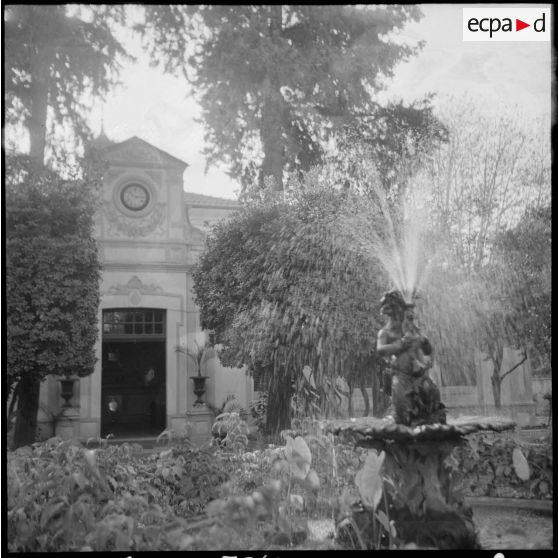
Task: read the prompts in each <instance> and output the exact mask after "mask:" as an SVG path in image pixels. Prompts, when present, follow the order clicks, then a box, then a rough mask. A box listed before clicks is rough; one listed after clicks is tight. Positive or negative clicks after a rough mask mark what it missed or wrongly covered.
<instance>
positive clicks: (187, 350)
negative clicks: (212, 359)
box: [176, 341, 211, 376]
mask: <svg viewBox="0 0 558 558" xmlns="http://www.w3.org/2000/svg"><path fill="white" fill-rule="evenodd" d="M176 350H177V352H179V353H184V354H186V356H187V357H189V358H190V360H191V361H192V362H193V363H194V366H195V367H196V374H197V375H198V376H202V367H203V364H204V362H205V361H206V360H207V359H208V358H209V356H210V350H211V345H210V344H209V343H208V342H206V343H205V344H204V345H202V346H201V347H200V346H199V345H198V343H197V341H194V347H184V346H182V345H178V346H177V348H176Z"/></svg>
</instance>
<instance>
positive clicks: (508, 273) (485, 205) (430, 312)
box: [410, 98, 550, 400]
mask: <svg viewBox="0 0 558 558" xmlns="http://www.w3.org/2000/svg"><path fill="white" fill-rule="evenodd" d="M438 116H439V118H440V120H441V121H442V122H443V123H444V124H445V125H446V126H447V128H448V130H449V141H448V142H447V143H444V144H441V145H440V146H439V149H438V150H436V151H433V152H432V153H431V156H430V157H429V158H428V159H427V160H425V165H424V170H423V172H422V173H419V175H417V176H416V177H415V179H414V180H413V181H412V187H411V188H410V189H411V191H412V192H414V193H413V195H414V197H415V198H416V199H418V200H419V202H420V204H419V207H420V209H419V210H418V211H419V213H420V216H421V219H422V220H423V222H424V223H426V224H427V226H428V229H429V230H430V239H429V241H428V243H427V244H426V246H427V247H428V251H427V253H426V255H427V257H428V259H429V260H430V262H429V272H428V278H427V279H428V280H427V281H425V284H424V286H423V292H422V293H421V294H422V295H423V298H424V305H423V306H424V319H425V323H427V324H428V326H429V327H430V328H431V336H430V338H431V340H432V342H433V345H434V347H436V350H437V357H436V358H437V361H438V363H439V364H440V365H441V367H442V376H443V378H444V380H446V381H448V380H449V383H450V384H453V385H455V384H466V383H470V382H474V381H475V373H474V369H475V366H476V363H475V360H476V356H475V350H478V349H481V350H482V351H484V353H485V354H486V355H488V356H489V358H490V359H491V360H492V361H493V363H494V374H493V378H492V379H493V386H494V393H495V398H496V400H498V398H499V393H500V384H501V381H502V379H503V378H504V377H505V376H506V375H507V374H508V372H509V371H508V370H504V369H500V366H501V364H502V362H503V358H502V357H503V350H504V347H505V346H508V347H509V346H512V347H515V348H521V349H525V350H527V351H530V350H531V348H532V347H533V346H536V347H537V350H539V352H540V351H541V350H544V351H545V352H547V351H546V348H545V349H543V348H542V347H541V345H545V344H547V343H548V341H549V340H550V336H549V331H548V328H549V327H550V316H549V312H550V305H549V304H548V301H549V298H548V296H549V294H548V293H549V292H550V290H549V287H548V285H549V284H550V283H549V281H550V274H549V273H548V269H549V268H548V266H547V265H545V264H543V262H548V261H549V259H548V258H549V255H550V242H549V240H550V236H549V231H550V229H549V223H550V220H549V217H550V210H549V209H545V208H546V207H549V205H548V202H549V196H550V145H549V143H548V137H547V132H546V130H547V128H546V125H544V124H543V123H530V124H526V123H525V122H522V121H521V118H520V117H518V114H517V113H516V112H513V113H511V112H509V113H508V112H501V113H499V114H495V115H494V114H493V115H488V116H487V115H485V114H483V112H482V108H481V107H479V106H478V105H476V104H475V103H473V102H472V101H471V100H470V99H468V98H458V99H449V100H448V102H447V103H446V105H445V106H442V108H441V110H440V112H439V114H438ZM541 264H542V265H541ZM547 354H548V352H547ZM444 376H445V377H444Z"/></svg>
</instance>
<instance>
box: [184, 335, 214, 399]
mask: <svg viewBox="0 0 558 558" xmlns="http://www.w3.org/2000/svg"><path fill="white" fill-rule="evenodd" d="M194 345H195V348H194V349H192V348H189V347H186V348H183V347H180V348H179V350H181V351H182V352H184V353H185V354H186V356H188V357H190V359H191V360H192V362H193V363H194V364H195V367H196V372H197V373H196V375H195V376H190V379H191V380H192V382H193V383H194V393H195V394H196V397H197V399H196V400H195V401H194V407H201V406H204V407H205V401H204V400H203V395H204V394H205V382H206V381H207V378H209V376H204V375H203V374H202V367H203V363H204V362H205V361H206V360H207V357H208V356H209V351H208V349H209V348H210V344H209V343H208V342H205V343H204V344H203V345H202V346H201V347H200V345H198V343H197V342H196V341H194Z"/></svg>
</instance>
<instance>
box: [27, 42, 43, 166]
mask: <svg viewBox="0 0 558 558" xmlns="http://www.w3.org/2000/svg"><path fill="white" fill-rule="evenodd" d="M44 55H45V53H44V52H40V53H35V56H34V57H33V59H32V62H31V87H30V89H31V107H30V114H29V118H28V119H27V124H28V127H29V139H30V150H29V155H30V157H31V159H32V160H33V161H34V162H35V163H36V164H37V165H38V166H42V165H43V164H44V161H45V145H46V124H47V109H48V85H47V79H48V76H45V67H44V64H43V62H42V58H43V56H44Z"/></svg>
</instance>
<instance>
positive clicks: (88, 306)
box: [5, 157, 100, 447]
mask: <svg viewBox="0 0 558 558" xmlns="http://www.w3.org/2000/svg"><path fill="white" fill-rule="evenodd" d="M8 168H9V172H8V174H7V180H6V206H5V207H6V221H5V225H6V267H5V269H6V339H7V343H6V365H7V384H8V392H9V395H10V396H11V401H12V404H14V405H15V404H17V405H16V408H17V414H16V422H15V431H14V445H15V447H19V446H22V445H26V444H30V443H32V442H34V441H35V436H36V428H37V411H38V409H39V389H40V385H41V382H42V381H43V380H44V379H45V378H46V377H47V376H48V375H49V374H54V375H57V376H66V377H69V376H74V375H75V376H86V375H88V374H91V373H92V372H93V368H94V364H95V351H94V347H95V342H96V339H97V334H98V331H97V311H98V307H99V280H100V264H99V260H98V254H97V245H96V243H95V240H94V238H93V213H94V211H95V207H96V196H95V192H96V186H95V185H96V183H97V182H96V179H95V178H94V177H93V176H89V177H88V179H79V180H78V179H75V180H69V179H62V178H60V176H59V175H58V174H56V173H55V172H53V171H50V170H48V169H46V168H44V167H37V165H35V164H34V162H33V161H29V159H28V158H20V157H18V158H16V159H11V158H10V160H9V166H8Z"/></svg>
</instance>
